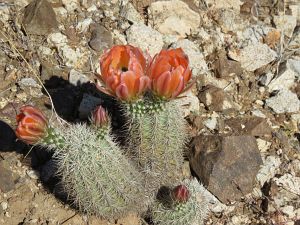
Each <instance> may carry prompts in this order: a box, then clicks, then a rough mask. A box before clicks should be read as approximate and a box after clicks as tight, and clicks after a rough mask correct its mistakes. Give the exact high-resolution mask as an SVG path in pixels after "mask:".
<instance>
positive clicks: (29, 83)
mask: <svg viewBox="0 0 300 225" xmlns="http://www.w3.org/2000/svg"><path fill="white" fill-rule="evenodd" d="M18 84H19V85H20V87H21V88H25V87H33V88H40V87H41V86H40V85H39V84H38V83H37V82H36V81H35V80H34V79H33V78H31V77H28V78H27V77H26V78H22V79H21V80H20V81H19V82H18Z"/></svg>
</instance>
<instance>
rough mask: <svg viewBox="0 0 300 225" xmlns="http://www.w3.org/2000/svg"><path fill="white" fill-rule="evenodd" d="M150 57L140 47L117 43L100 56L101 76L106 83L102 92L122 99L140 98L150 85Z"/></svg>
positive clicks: (128, 100)
mask: <svg viewBox="0 0 300 225" xmlns="http://www.w3.org/2000/svg"><path fill="white" fill-rule="evenodd" d="M149 61H150V60H148V57H145V56H144V55H143V53H142V51H141V50H140V49H139V48H135V47H133V46H131V45H116V46H114V47H112V48H111V49H110V50H109V51H107V52H106V53H104V55H103V56H102V57H101V58H100V67H101V68H100V69H101V76H98V78H99V79H101V80H102V81H103V83H104V84H105V89H104V88H101V87H98V88H99V89H100V90H101V91H102V92H104V93H106V94H110V95H112V96H115V97H117V98H119V99H120V100H122V101H127V102H130V101H134V100H136V99H138V97H139V96H141V95H142V94H143V93H144V92H145V91H146V90H147V89H148V88H149V86H150V79H149V77H147V76H146V70H147V68H148V64H149V63H148V62H149Z"/></svg>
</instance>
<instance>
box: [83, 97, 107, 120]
mask: <svg viewBox="0 0 300 225" xmlns="http://www.w3.org/2000/svg"><path fill="white" fill-rule="evenodd" d="M102 102H103V101H102V99H100V98H96V97H94V96H92V95H88V94H84V95H83V98H82V101H81V103H80V105H79V109H78V111H79V117H80V118H81V119H86V118H88V117H89V116H90V115H91V111H93V110H94V109H95V108H96V106H98V105H100V104H101V103H102Z"/></svg>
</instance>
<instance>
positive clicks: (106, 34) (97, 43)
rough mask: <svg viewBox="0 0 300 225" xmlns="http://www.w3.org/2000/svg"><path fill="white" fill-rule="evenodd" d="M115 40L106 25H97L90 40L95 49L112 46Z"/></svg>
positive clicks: (100, 49) (101, 49)
mask: <svg viewBox="0 0 300 225" xmlns="http://www.w3.org/2000/svg"><path fill="white" fill-rule="evenodd" d="M112 44H113V40H112V35H111V32H110V31H108V30H107V29H106V28H105V27H103V26H101V25H97V26H95V27H94V29H92V35H91V40H90V41H89V45H90V47H91V48H92V49H93V50H95V51H98V52H100V51H103V50H105V49H108V48H110V47H111V46H112Z"/></svg>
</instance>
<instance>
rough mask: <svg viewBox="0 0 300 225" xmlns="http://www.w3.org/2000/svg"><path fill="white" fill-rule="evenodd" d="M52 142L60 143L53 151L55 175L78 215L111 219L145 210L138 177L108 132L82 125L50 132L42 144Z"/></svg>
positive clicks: (143, 196)
mask: <svg viewBox="0 0 300 225" xmlns="http://www.w3.org/2000/svg"><path fill="white" fill-rule="evenodd" d="M58 134H60V135H59V137H58V136H57V135H58ZM56 139H57V140H60V141H59V144H58V145H56V147H57V149H56V150H55V151H54V159H55V160H56V162H57V165H58V175H59V176H60V177H61V182H62V185H63V187H64V188H65V191H66V193H67V194H68V195H69V198H70V200H71V201H73V203H74V205H75V206H77V207H78V208H79V210H80V211H82V212H85V213H87V214H95V215H97V216H100V217H104V218H109V219H111V218H119V217H122V216H124V215H126V214H128V213H131V212H134V213H140V212H143V211H145V210H146V206H147V204H146V203H145V202H146V201H147V198H146V197H145V194H144V193H145V192H144V187H143V186H142V182H141V181H142V176H141V174H140V173H139V172H138V171H137V169H136V168H135V167H134V166H133V165H132V164H131V163H130V161H129V160H128V159H127V158H126V156H125V155H124V154H123V153H122V151H121V149H120V148H119V147H118V145H117V144H116V143H115V142H114V138H113V137H112V136H111V135H110V133H109V128H99V129H96V128H95V127H87V126H86V125H84V124H76V125H70V126H69V127H67V128H56V129H54V128H53V131H51V132H49V135H48V139H46V140H47V142H46V144H47V143H50V145H51V144H53V143H56V142H54V141H53V140H56ZM61 140H63V141H61ZM62 143H63V144H62ZM52 147H53V146H52ZM52 147H51V148H52Z"/></svg>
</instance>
